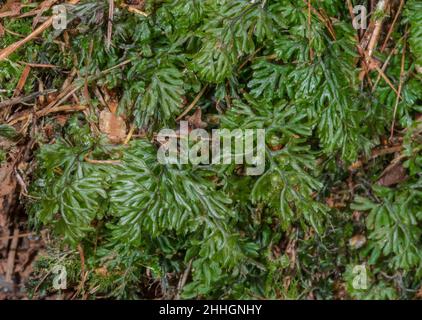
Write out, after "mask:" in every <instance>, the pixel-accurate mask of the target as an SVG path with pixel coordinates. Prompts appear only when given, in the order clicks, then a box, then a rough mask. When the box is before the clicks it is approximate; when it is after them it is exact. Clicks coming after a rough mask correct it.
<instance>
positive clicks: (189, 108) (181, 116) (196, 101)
mask: <svg viewBox="0 0 422 320" xmlns="http://www.w3.org/2000/svg"><path fill="white" fill-rule="evenodd" d="M207 88H208V85H206V86H204V87H203V88H202V90H201V91H200V92H199V93H198V95H197V96H196V97H195V99H194V100H193V101H192V103H191V104H190V105H189V106H188V107H187V108H186V110H185V111H183V113H182V114H181V115H180V116H178V117H177V119H176V121H180V120H181V119H182V118H183V117H184V116H185V115H187V114H188V113H189V111H191V110H192V109H193V108H194V107H195V106H196V104H197V103H198V101H199V99H201V97H202V95H203V94H204V93H205V90H207Z"/></svg>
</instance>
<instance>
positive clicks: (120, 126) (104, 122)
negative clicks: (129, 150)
mask: <svg viewBox="0 0 422 320" xmlns="http://www.w3.org/2000/svg"><path fill="white" fill-rule="evenodd" d="M100 130H101V132H103V133H105V134H107V136H108V138H109V139H110V141H111V142H112V143H121V142H123V141H124V139H125V138H126V123H125V121H124V120H123V118H122V117H120V116H116V115H115V114H113V113H111V112H110V111H108V110H103V111H102V112H101V113H100Z"/></svg>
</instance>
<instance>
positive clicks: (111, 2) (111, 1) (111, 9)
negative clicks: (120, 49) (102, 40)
mask: <svg viewBox="0 0 422 320" xmlns="http://www.w3.org/2000/svg"><path fill="white" fill-rule="evenodd" d="M113 17H114V0H108V25H107V49H110V46H111V36H112V33H113Z"/></svg>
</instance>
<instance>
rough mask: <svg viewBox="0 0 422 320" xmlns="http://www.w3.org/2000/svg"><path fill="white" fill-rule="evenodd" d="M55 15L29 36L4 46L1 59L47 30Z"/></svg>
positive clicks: (75, 0)
mask: <svg viewBox="0 0 422 320" xmlns="http://www.w3.org/2000/svg"><path fill="white" fill-rule="evenodd" d="M79 1H80V0H70V1H69V3H71V4H77V3H78V2H79ZM53 19H54V17H50V18H48V19H47V20H46V21H45V22H44V23H43V24H42V25H40V26H39V27H38V28H37V29H35V30H34V31H33V32H31V33H30V34H29V35H28V36H26V37H25V38H24V39H22V40H20V41H18V42H15V43H13V44H11V45H10V46H8V47H7V48H4V49H3V50H1V51H0V61H3V60H4V59H6V58H7V57H8V56H10V55H11V54H12V53H13V52H15V51H16V50H18V49H19V48H20V47H22V46H24V45H25V44H26V43H27V42H29V41H31V40H33V39H34V38H36V37H37V36H39V35H40V34H42V33H43V32H44V31H45V30H47V29H48V28H49V27H51V25H52V24H53Z"/></svg>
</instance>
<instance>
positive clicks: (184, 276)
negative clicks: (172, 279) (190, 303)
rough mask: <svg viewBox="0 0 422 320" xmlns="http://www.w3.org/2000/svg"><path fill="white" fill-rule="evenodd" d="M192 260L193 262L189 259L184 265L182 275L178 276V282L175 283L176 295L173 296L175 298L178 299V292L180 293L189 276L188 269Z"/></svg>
mask: <svg viewBox="0 0 422 320" xmlns="http://www.w3.org/2000/svg"><path fill="white" fill-rule="evenodd" d="M192 262H193V260H192V259H191V260H190V261H189V263H188V266H187V267H186V269H185V271H184V272H183V275H182V277H181V278H180V281H179V283H178V284H177V293H176V296H175V297H174V299H175V300H179V299H180V294H181V293H182V289H183V287H184V286H185V284H186V281H187V280H188V276H189V273H190V270H191V268H192Z"/></svg>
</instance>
